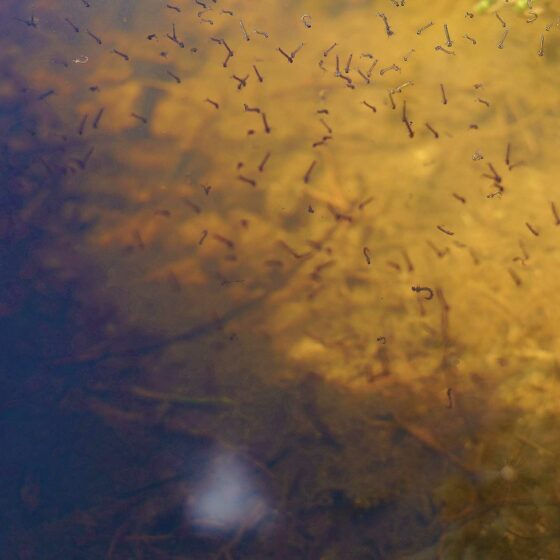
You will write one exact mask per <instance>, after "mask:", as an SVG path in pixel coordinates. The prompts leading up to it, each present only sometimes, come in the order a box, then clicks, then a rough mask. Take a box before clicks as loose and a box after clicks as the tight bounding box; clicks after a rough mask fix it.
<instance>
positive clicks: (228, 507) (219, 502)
mask: <svg viewBox="0 0 560 560" xmlns="http://www.w3.org/2000/svg"><path fill="white" fill-rule="evenodd" d="M271 514H272V510H271V508H270V507H269V504H268V499H267V497H266V496H265V494H264V492H263V491H262V490H261V488H260V487H259V481H258V479H257V477H256V476H255V474H254V472H253V471H252V469H251V468H250V467H249V466H248V465H247V464H246V463H245V462H244V461H243V460H242V459H240V458H239V457H238V456H236V455H235V454H233V453H231V452H224V451H221V452H218V453H217V454H216V456H215V457H213V459H212V460H211V461H210V462H209V463H208V464H207V465H206V466H205V472H203V473H200V476H199V477H198V481H197V483H196V484H195V486H194V487H193V488H192V489H191V493H190V498H189V499H188V501H187V504H186V517H187V521H188V523H189V525H190V526H191V528H192V530H193V531H194V532H196V533H198V534H204V535H208V536H216V537H218V536H220V535H222V534H225V533H229V532H231V531H237V530H241V531H248V530H251V529H254V528H256V526H257V525H258V524H260V523H261V522H262V521H263V520H264V519H265V518H267V519H269V518H270V515H271Z"/></svg>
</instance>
